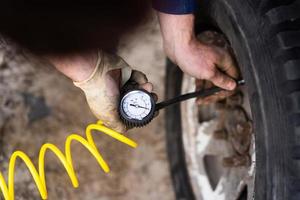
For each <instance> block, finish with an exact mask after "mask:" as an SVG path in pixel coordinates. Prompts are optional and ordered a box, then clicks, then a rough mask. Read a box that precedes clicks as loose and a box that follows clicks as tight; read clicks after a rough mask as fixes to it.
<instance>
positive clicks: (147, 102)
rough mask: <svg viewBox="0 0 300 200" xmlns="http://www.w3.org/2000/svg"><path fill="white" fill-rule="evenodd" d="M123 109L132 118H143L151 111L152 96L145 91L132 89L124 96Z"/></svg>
mask: <svg viewBox="0 0 300 200" xmlns="http://www.w3.org/2000/svg"><path fill="white" fill-rule="evenodd" d="M122 109H123V111H124V113H125V114H126V115H127V117H129V118H130V119H136V120H142V119H144V118H145V117H146V116H147V115H149V113H150V112H151V109H152V104H151V97H150V96H149V94H147V93H145V92H143V91H139V90H136V91H131V92H129V93H127V94H126V95H125V96H124V97H123V100H122Z"/></svg>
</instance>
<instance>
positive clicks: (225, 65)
mask: <svg viewBox="0 0 300 200" xmlns="http://www.w3.org/2000/svg"><path fill="white" fill-rule="evenodd" d="M217 67H218V68H219V69H220V70H221V71H222V72H224V73H225V74H227V75H228V76H230V77H232V78H236V79H237V78H238V76H239V70H238V67H237V64H236V62H235V60H234V59H233V57H232V56H231V55H230V54H229V53H228V52H226V55H225V56H224V59H223V62H222V63H218V64H217Z"/></svg>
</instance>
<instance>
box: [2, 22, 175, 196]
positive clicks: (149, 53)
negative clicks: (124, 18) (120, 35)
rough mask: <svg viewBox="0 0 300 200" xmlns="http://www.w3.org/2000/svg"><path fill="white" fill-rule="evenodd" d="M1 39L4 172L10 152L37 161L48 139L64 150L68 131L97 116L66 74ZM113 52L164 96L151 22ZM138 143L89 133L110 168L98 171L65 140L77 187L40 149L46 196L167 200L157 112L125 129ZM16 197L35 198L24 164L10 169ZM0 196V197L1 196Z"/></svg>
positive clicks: (161, 131) (163, 149)
mask: <svg viewBox="0 0 300 200" xmlns="http://www.w3.org/2000/svg"><path fill="white" fill-rule="evenodd" d="M0 42H1V44H0V63H1V65H0V171H1V172H2V173H3V174H4V176H5V177H7V173H8V170H7V168H8V162H9V158H10V155H11V154H12V153H13V152H14V151H15V150H23V151H24V152H26V154H28V156H29V157H30V158H32V160H33V161H34V162H35V164H37V160H38V153H39V148H40V147H41V146H42V144H44V143H47V142H50V143H53V144H56V145H58V147H59V148H60V149H63V148H64V142H65V139H66V137H67V136H68V135H69V134H71V133H78V134H80V135H83V133H84V129H85V127H86V126H87V125H88V124H89V123H93V122H95V121H96V119H95V118H94V117H93V116H92V114H91V113H90V111H89V109H88V106H87V104H86V103H85V98H84V96H83V94H82V93H81V91H80V90H79V89H77V88H75V87H74V86H73V85H72V82H71V81H70V80H69V79H67V78H66V77H64V76H62V75H61V74H59V73H58V72H56V71H55V70H54V69H53V67H52V66H49V65H47V64H45V63H43V62H41V61H40V60H39V59H37V58H34V57H33V56H31V55H28V54H27V53H25V54H24V53H23V52H22V51H20V50H19V49H18V48H16V47H14V45H11V44H10V43H9V42H7V41H5V40H3V39H1V41H0ZM119 54H120V55H121V56H123V58H124V59H125V60H126V61H127V62H128V63H129V64H131V65H132V66H134V67H135V68H136V69H139V70H142V71H143V72H145V73H146V74H147V75H148V78H149V80H151V81H152V82H153V83H154V86H155V88H154V89H155V91H156V92H157V93H158V95H159V97H160V100H161V99H162V98H163V94H164V88H163V82H164V72H165V69H164V63H165V60H164V59H165V57H164V54H163V51H162V48H161V39H160V35H159V29H158V25H157V22H156V20H155V19H154V20H153V21H150V22H149V23H148V24H146V25H145V26H143V27H141V28H140V29H139V30H138V31H137V32H136V33H132V34H131V35H130V36H129V37H128V38H127V39H125V40H123V41H122V42H121V45H120V50H119ZM127 135H128V136H129V137H130V138H132V139H134V140H135V141H136V142H137V143H138V144H139V146H138V148H137V149H131V148H129V147H128V146H126V145H124V144H121V143H119V142H117V141H115V140H113V139H112V138H110V137H107V136H104V135H101V134H96V135H95V141H96V143H97V145H98V147H99V149H100V151H101V153H102V154H103V156H104V158H105V160H106V161H107V162H108V164H109V165H110V167H111V172H110V173H109V174H105V173H104V172H103V171H102V170H101V168H99V166H98V164H97V163H96V162H95V159H94V158H93V157H92V156H91V155H90V154H89V153H88V152H87V150H86V149H85V148H83V147H82V146H81V145H79V144H75V143H74V144H73V145H72V153H73V158H74V161H73V163H74V167H75V170H76V172H77V175H78V178H79V183H80V185H79V188H77V189H74V188H73V187H72V185H71V182H70V180H69V177H68V176H67V174H66V172H65V170H64V168H63V167H62V165H61V163H60V162H58V160H57V158H56V157H55V156H53V155H52V154H51V153H48V154H47V155H46V179H47V188H48V195H49V199H55V200H56V199H59V200H125V199H130V200H155V199H159V200H173V199H174V194H173V190H172V185H171V180H170V175H169V171H168V162H167V157H166V147H165V133H164V121H163V113H161V114H160V116H159V117H158V118H156V119H155V120H154V121H153V122H152V123H151V124H150V125H149V126H147V127H145V128H142V129H135V130H132V131H130V132H129V133H128V134H127ZM15 194H16V198H15V199H19V200H21V199H26V200H31V199H40V197H39V193H38V191H37V189H36V186H35V183H34V181H33V179H32V177H31V175H30V174H29V173H28V170H27V169H26V167H25V165H24V164H22V162H20V161H18V162H17V165H16V170H15ZM1 198H2V197H1Z"/></svg>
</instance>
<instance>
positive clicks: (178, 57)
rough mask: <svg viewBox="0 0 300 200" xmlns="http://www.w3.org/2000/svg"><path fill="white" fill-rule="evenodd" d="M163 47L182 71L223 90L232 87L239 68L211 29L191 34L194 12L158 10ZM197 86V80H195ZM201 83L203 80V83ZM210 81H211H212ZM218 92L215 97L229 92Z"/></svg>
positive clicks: (226, 47) (231, 88) (192, 31)
mask: <svg viewBox="0 0 300 200" xmlns="http://www.w3.org/2000/svg"><path fill="white" fill-rule="evenodd" d="M158 15H159V19H160V25H161V30H162V35H163V42H164V49H165V52H166V54H167V56H168V57H169V58H170V59H171V60H172V61H173V62H174V63H176V64H177V65H178V66H179V67H180V68H181V69H182V71H184V72H185V73H187V74H189V75H190V76H193V77H195V78H196V79H199V80H208V81H211V82H212V83H213V84H214V85H216V86H218V87H221V88H224V89H226V90H234V89H235V87H236V82H235V80H234V78H238V75H239V73H238V70H237V67H236V66H235V62H234V60H233V59H232V56H231V55H230V52H229V49H228V45H226V44H225V43H224V41H225V40H223V39H222V38H220V37H218V35H217V34H215V33H213V32H206V33H203V34H202V35H200V36H199V38H197V37H196V36H195V35H194V15H192V14H188V15H171V14H165V13H159V14H158ZM197 85H198V87H199V85H201V84H199V81H198V84H197ZM202 85H204V84H202ZM211 85H212V84H211ZM229 94H230V93H228V92H221V93H220V94H218V95H217V96H218V97H217V98H214V99H215V100H217V99H219V97H220V98H222V97H225V96H226V95H229Z"/></svg>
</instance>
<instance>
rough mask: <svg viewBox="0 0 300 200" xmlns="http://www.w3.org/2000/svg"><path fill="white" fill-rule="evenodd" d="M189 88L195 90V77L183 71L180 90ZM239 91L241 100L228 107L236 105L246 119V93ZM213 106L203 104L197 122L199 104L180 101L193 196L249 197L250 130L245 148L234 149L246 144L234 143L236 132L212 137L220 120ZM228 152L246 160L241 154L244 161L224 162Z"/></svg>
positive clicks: (236, 199)
mask: <svg viewBox="0 0 300 200" xmlns="http://www.w3.org/2000/svg"><path fill="white" fill-rule="evenodd" d="M192 91H195V79H193V78H191V77H189V76H187V75H184V77H183V82H182V93H183V94H184V93H187V92H192ZM241 92H242V94H244V98H243V99H244V103H243V104H242V105H240V106H239V108H238V107H237V108H236V107H235V106H234V107H232V108H230V109H238V110H239V111H235V110H233V111H231V110H230V112H232V113H234V112H240V109H243V110H244V111H245V113H246V115H247V119H245V120H248V121H249V119H251V111H250V106H249V102H248V101H247V100H248V97H247V93H246V92H245V90H243V91H241ZM217 107H218V106H217V105H216V104H210V105H208V106H205V107H204V114H203V112H202V113H201V114H200V115H201V118H202V121H201V123H199V109H202V111H203V108H199V106H198V105H196V103H195V100H193V99H192V100H189V101H185V102H183V103H182V104H181V121H182V137H183V146H184V151H185V158H186V163H187V169H188V173H189V176H190V180H191V184H192V188H193V191H194V194H195V197H196V198H197V199H201V200H250V199H253V193H254V178H255V144H254V134H252V131H251V136H250V135H249V136H247V137H249V138H250V139H248V140H250V141H249V144H248V143H247V144H248V145H249V147H248V149H247V148H246V149H247V150H245V149H244V150H240V149H238V150H237V148H236V147H237V146H239V147H240V148H244V147H245V146H246V145H244V147H243V144H244V143H243V144H236V141H235V140H236V138H235V137H236V135H231V134H228V133H227V138H226V139H220V138H216V136H215V133H214V132H215V131H216V130H217V129H218V126H219V124H220V120H221V119H220V118H221V117H220V116H219V115H220V114H219V113H220V112H219V111H218V108H217ZM226 112H228V111H226ZM249 116H250V117H249ZM234 117H236V116H234ZM234 117H233V116H231V117H228V118H229V119H231V118H232V119H233V121H234V120H236V119H234ZM242 118H243V117H239V119H237V121H238V123H242V122H243V120H242ZM225 121H226V120H225ZM227 127H228V126H227ZM228 129H230V128H228ZM230 130H232V129H230ZM230 130H229V131H230ZM227 131H228V130H227ZM232 132H234V131H232ZM228 135H230V136H228ZM247 135H248V133H247ZM237 137H240V136H239V135H238V136H237ZM242 141H243V139H242ZM246 151H247V152H246ZM232 156H238V158H239V159H240V161H243V159H245V160H246V158H244V157H247V156H248V157H249V161H248V164H243V165H242V166H235V165H233V166H224V162H225V160H224V158H231V159H232ZM227 161H231V160H230V159H229V160H227Z"/></svg>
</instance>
